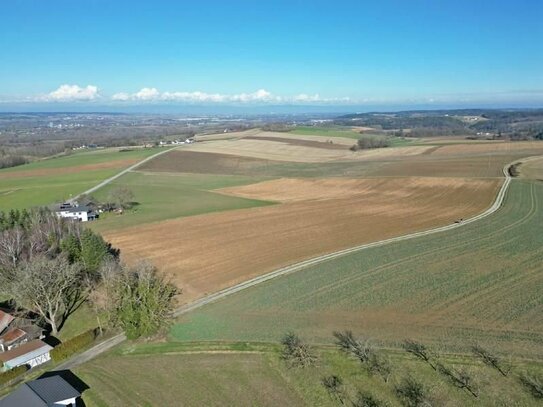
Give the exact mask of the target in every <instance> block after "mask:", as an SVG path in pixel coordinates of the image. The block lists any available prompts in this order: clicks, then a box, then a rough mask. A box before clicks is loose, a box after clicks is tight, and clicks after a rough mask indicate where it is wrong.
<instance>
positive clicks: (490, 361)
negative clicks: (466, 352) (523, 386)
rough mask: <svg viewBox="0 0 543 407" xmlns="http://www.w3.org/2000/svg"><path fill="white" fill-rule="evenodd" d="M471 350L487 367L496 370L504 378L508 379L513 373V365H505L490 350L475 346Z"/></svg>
mask: <svg viewBox="0 0 543 407" xmlns="http://www.w3.org/2000/svg"><path fill="white" fill-rule="evenodd" d="M471 350H472V352H473V353H474V354H475V356H477V357H478V358H479V359H481V360H482V361H483V363H484V364H485V365H487V366H490V367H492V368H494V369H496V370H497V371H498V372H500V373H501V374H502V376H504V377H506V376H507V375H508V374H509V372H510V371H511V364H509V363H505V362H504V361H503V360H501V359H500V358H499V357H498V356H497V355H495V354H493V353H492V352H490V351H489V350H488V349H485V348H483V347H482V346H480V345H473V346H472V348H471Z"/></svg>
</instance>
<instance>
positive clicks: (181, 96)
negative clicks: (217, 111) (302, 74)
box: [111, 88, 281, 103]
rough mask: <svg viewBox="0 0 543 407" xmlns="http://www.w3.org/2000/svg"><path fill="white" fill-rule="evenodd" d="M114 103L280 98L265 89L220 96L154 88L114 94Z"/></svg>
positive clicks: (212, 101) (240, 100)
mask: <svg viewBox="0 0 543 407" xmlns="http://www.w3.org/2000/svg"><path fill="white" fill-rule="evenodd" d="M111 99H112V100H116V101H154V102H157V101H165V102H188V103H226V102H234V103H235V102H238V103H249V102H279V101H281V97H279V96H274V95H272V94H271V93H270V92H268V91H267V90H265V89H259V90H257V91H256V92H253V93H239V94H220V93H206V92H200V91H196V92H163V93H161V92H159V91H158V90H157V89H156V88H143V89H141V90H140V91H138V92H136V93H131V94H129V93H125V92H121V93H116V94H114V95H113V96H112V97H111Z"/></svg>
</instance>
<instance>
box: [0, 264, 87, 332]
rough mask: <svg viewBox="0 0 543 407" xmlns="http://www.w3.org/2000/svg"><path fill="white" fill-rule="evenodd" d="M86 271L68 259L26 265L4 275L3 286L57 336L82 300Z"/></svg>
mask: <svg viewBox="0 0 543 407" xmlns="http://www.w3.org/2000/svg"><path fill="white" fill-rule="evenodd" d="M82 278H83V277H82V270H81V267H80V265H78V264H70V263H69V262H68V260H67V259H66V258H65V257H64V256H59V257H57V258H54V259H49V258H47V257H45V256H41V257H37V258H34V259H33V260H32V261H26V262H23V263H21V264H20V265H19V266H18V267H16V268H15V269H14V270H13V271H12V272H11V273H2V281H1V283H2V285H3V287H5V289H6V291H7V292H8V293H9V294H10V296H11V297H12V298H14V299H15V301H16V303H17V305H19V306H22V307H24V308H25V309H28V310H30V311H33V312H36V313H37V314H39V315H40V316H41V317H43V319H44V320H45V321H46V322H47V323H48V324H49V325H50V326H51V331H52V333H53V335H56V334H57V333H58V330H59V326H61V324H62V323H63V321H64V320H65V319H66V318H67V316H68V315H69V314H70V313H71V312H72V311H73V309H74V307H76V306H77V305H78V302H79V301H81V299H82V288H83V285H82Z"/></svg>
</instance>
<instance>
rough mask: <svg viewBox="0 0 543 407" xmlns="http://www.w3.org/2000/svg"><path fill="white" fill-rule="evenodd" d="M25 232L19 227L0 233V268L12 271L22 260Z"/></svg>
mask: <svg viewBox="0 0 543 407" xmlns="http://www.w3.org/2000/svg"><path fill="white" fill-rule="evenodd" d="M25 243H26V242H25V231H24V230H23V228H21V227H14V228H12V229H7V230H4V231H3V232H2V233H0V267H2V268H4V269H13V268H15V267H17V264H18V263H19V261H21V260H22V259H23V254H24V252H25Z"/></svg>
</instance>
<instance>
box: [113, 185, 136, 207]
mask: <svg viewBox="0 0 543 407" xmlns="http://www.w3.org/2000/svg"><path fill="white" fill-rule="evenodd" d="M133 199H134V193H133V192H132V190H130V189H129V188H127V187H125V186H119V187H116V188H114V189H112V190H111V192H110V193H109V196H108V200H109V201H110V202H113V203H114V204H115V205H117V208H121V209H126V208H130V206H131V205H132V200H133Z"/></svg>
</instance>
